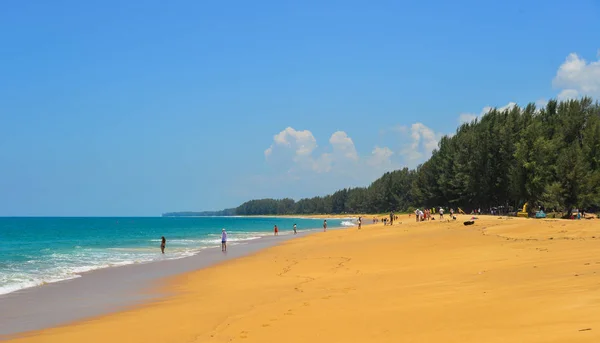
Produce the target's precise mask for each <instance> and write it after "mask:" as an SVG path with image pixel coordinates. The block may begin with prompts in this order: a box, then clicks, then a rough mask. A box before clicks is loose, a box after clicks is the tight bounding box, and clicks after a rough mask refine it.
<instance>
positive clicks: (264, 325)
mask: <svg viewBox="0 0 600 343" xmlns="http://www.w3.org/2000/svg"><path fill="white" fill-rule="evenodd" d="M269 326H271V324H263V325H262V327H263V328H266V327H269Z"/></svg>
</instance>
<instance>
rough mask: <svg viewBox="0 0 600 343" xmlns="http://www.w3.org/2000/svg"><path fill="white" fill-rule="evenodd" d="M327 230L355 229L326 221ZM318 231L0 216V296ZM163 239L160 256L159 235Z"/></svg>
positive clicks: (248, 224) (303, 223) (269, 224)
mask: <svg viewBox="0 0 600 343" xmlns="http://www.w3.org/2000/svg"><path fill="white" fill-rule="evenodd" d="M327 223H328V228H340V227H344V226H353V225H355V223H354V222H353V220H352V219H350V218H349V219H328V220H327ZM294 224H296V225H297V228H298V231H308V230H316V229H319V228H321V227H322V225H323V219H307V218H302V219H300V218H281V217H278V218H274V217H143V218H123V217H120V218H107V217H102V218H37V217H33V218H0V294H7V293H11V292H15V291H18V290H21V289H24V288H29V287H36V286H40V285H44V284H47V283H53V282H58V281H62V280H68V279H73V278H78V277H81V276H82V273H85V272H89V271H92V270H96V269H101V268H111V267H118V266H124V265H128V264H135V263H152V262H155V261H160V260H164V259H180V258H185V257H188V256H193V255H196V254H198V253H199V252H201V251H202V250H203V249H207V248H211V247H218V246H220V244H221V229H222V228H225V229H226V230H227V233H228V245H236V244H248V243H250V242H252V241H253V240H258V239H261V238H262V237H265V236H270V235H273V226H274V225H277V226H278V228H279V234H280V235H286V234H293V230H292V227H293V225H294ZM162 236H164V237H165V238H166V240H167V244H166V249H165V254H164V255H163V254H161V252H160V242H161V237H162Z"/></svg>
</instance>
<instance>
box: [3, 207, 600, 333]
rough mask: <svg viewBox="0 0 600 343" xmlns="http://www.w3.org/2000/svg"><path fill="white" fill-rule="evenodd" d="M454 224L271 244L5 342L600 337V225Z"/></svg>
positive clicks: (489, 220)
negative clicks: (119, 304) (144, 295)
mask: <svg viewBox="0 0 600 343" xmlns="http://www.w3.org/2000/svg"><path fill="white" fill-rule="evenodd" d="M457 217H458V218H457V220H456V221H445V220H444V221H441V220H436V221H429V222H415V220H414V218H410V219H409V218H408V216H406V215H402V216H400V218H399V220H398V222H399V224H396V225H394V226H393V227H392V226H384V225H382V224H374V225H365V227H364V229H363V230H357V229H356V228H354V229H351V230H339V229H338V230H331V231H329V230H328V233H327V234H319V231H320V230H315V231H314V234H311V233H310V232H309V233H306V234H304V235H302V236H300V237H299V239H287V240H277V241H278V242H279V243H281V244H273V245H270V246H265V249H256V251H255V253H248V254H244V255H242V256H239V257H238V258H231V259H229V258H228V259H226V260H222V261H221V263H218V264H211V265H210V266H208V267H206V268H201V269H198V268H193V269H191V270H190V271H189V272H184V273H173V275H172V276H171V277H168V278H163V279H161V282H160V283H156V284H153V285H151V284H147V286H152V287H150V288H151V289H152V290H153V291H154V292H155V293H154V294H158V296H157V297H155V298H152V299H150V300H146V301H142V302H140V303H139V304H135V305H133V306H130V307H129V308H124V309H121V310H119V311H117V312H111V313H109V314H106V315H100V316H95V317H93V318H88V319H83V320H77V321H74V322H70V323H68V324H67V325H63V326H59V327H52V328H49V329H44V330H37V331H32V332H27V333H23V334H20V335H17V336H12V337H3V338H15V339H14V342H15V343H75V342H89V343H103V342H106V341H114V342H121V341H123V342H132V343H135V342H148V341H153V340H157V341H167V342H229V341H234V342H235V341H243V342H272V341H276V340H279V341H281V340H283V341H285V342H290V343H294V342H307V341H310V342H314V343H321V342H338V341H339V342H397V341H420V342H461V343H463V342H464V343H469V342H473V343H474V342H510V341H518V342H525V343H527V342H532V343H533V342H596V341H598V340H599V339H600V331H599V330H598V328H597V323H598V321H599V320H600V314H598V312H597V306H596V304H597V303H598V302H599V301H600V295H598V294H597V289H598V286H597V285H598V282H599V281H600V279H599V278H600V269H599V268H600V259H598V258H597V253H596V252H597V249H598V247H599V246H600V222H598V221H596V220H594V221H584V220H580V221H574V220H561V219H528V218H514V217H497V216H479V219H477V220H475V224H474V225H469V226H464V225H463V220H468V219H469V218H470V216H467V215H458V216H457ZM219 252H220V251H219ZM146 289H149V288H146ZM70 299H72V298H70ZM48 312H49V314H52V311H51V310H50V311H48ZM0 323H1V321H0ZM0 339H1V338H0Z"/></svg>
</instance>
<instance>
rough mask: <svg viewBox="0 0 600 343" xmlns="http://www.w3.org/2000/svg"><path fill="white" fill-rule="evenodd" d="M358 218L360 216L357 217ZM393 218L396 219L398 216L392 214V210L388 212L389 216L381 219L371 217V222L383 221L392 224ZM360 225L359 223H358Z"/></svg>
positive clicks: (384, 223)
mask: <svg viewBox="0 0 600 343" xmlns="http://www.w3.org/2000/svg"><path fill="white" fill-rule="evenodd" d="M359 219H360V218H359ZM394 220H396V221H397V220H398V216H397V215H395V214H394V212H390V216H389V217H383V218H381V219H379V218H377V217H373V224H376V223H379V222H380V221H381V222H383V225H394ZM359 226H360V225H359Z"/></svg>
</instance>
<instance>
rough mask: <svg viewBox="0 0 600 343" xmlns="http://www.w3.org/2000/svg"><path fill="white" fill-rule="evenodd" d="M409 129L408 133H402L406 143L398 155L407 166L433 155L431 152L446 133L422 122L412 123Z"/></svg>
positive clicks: (415, 164)
mask: <svg viewBox="0 0 600 343" xmlns="http://www.w3.org/2000/svg"><path fill="white" fill-rule="evenodd" d="M407 130H408V131H407V132H406V134H401V135H400V137H401V138H403V139H404V141H405V143H404V144H403V145H402V148H401V149H400V151H399V154H398V156H399V157H400V158H401V159H402V160H403V162H404V164H405V165H406V166H408V167H415V166H417V165H418V164H419V163H422V162H425V160H426V159H427V158H429V156H431V152H432V151H433V150H434V149H436V148H437V147H438V143H439V141H440V139H441V138H442V137H443V136H444V135H443V134H442V133H439V132H435V131H434V130H432V129H431V128H429V127H428V126H426V125H425V124H423V123H420V122H419V123H414V124H412V125H411V126H410V129H408V128H407ZM408 133H410V134H408Z"/></svg>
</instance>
